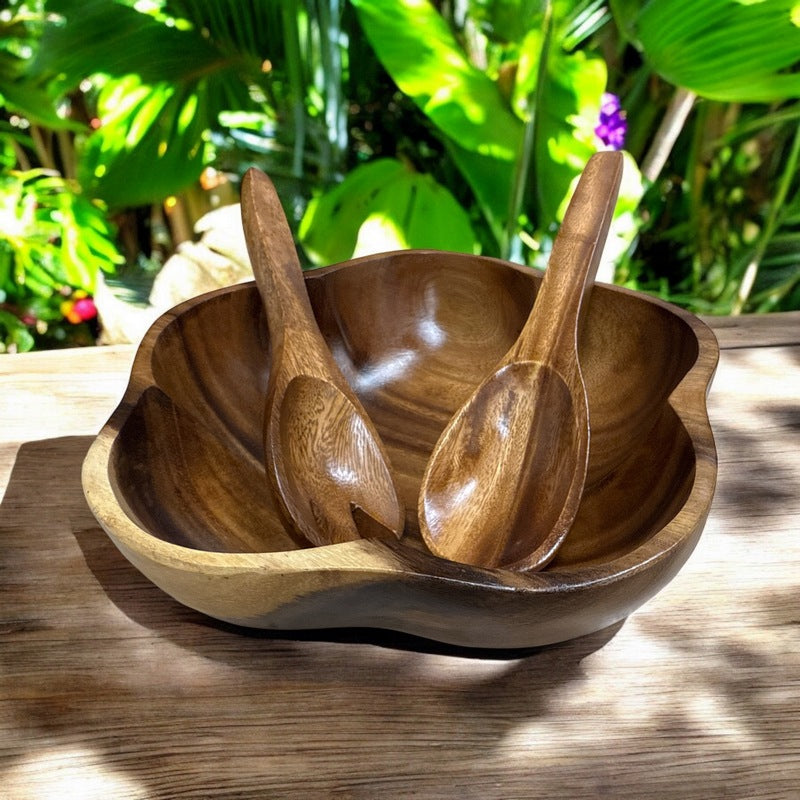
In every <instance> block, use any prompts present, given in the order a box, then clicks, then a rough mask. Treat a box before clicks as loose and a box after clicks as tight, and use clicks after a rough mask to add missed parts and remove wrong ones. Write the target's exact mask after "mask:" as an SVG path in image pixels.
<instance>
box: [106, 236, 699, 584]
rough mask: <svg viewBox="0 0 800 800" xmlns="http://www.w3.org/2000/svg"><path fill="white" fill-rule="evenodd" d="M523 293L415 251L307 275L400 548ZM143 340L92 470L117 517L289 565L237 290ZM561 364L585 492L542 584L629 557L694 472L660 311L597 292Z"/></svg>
mask: <svg viewBox="0 0 800 800" xmlns="http://www.w3.org/2000/svg"><path fill="white" fill-rule="evenodd" d="M539 282H540V279H539V277H538V275H537V274H535V273H533V272H532V271H530V270H526V269H524V268H516V267H514V266H511V265H508V264H505V263H503V262H499V261H495V260H492V259H487V258H479V257H472V256H464V255H457V254H449V253H431V252H404V253H395V254H387V255H382V256H374V257H369V258H366V259H360V260H357V261H354V262H349V263H348V264H347V265H345V266H341V267H331V268H328V269H325V270H319V271H316V272H314V273H310V274H309V275H308V276H307V280H306V284H307V286H308V290H309V295H310V297H311V302H312V306H313V308H314V311H315V314H316V315H317V319H318V322H319V325H320V328H321V330H322V331H323V334H324V336H325V339H326V341H327V343H328V345H329V346H330V348H331V351H332V352H333V354H334V357H335V358H336V360H337V362H338V364H339V365H340V367H341V369H342V371H343V373H344V374H345V376H346V377H347V379H348V380H349V381H350V383H351V385H352V386H353V388H354V390H355V391H356V393H357V394H358V396H359V398H360V399H361V401H362V402H363V404H364V406H365V408H366V409H367V411H368V412H369V414H370V416H371V417H372V419H373V421H374V422H375V424H376V426H377V428H378V430H379V432H380V434H381V436H382V438H383V440H384V442H385V444H386V447H387V449H388V451H389V455H390V459H391V462H392V466H393V468H394V470H395V474H396V478H397V481H398V488H399V491H400V493H401V497H402V500H403V501H404V503H405V505H406V509H407V524H406V532H405V534H404V540H403V541H404V543H405V544H407V545H408V546H409V547H412V548H423V545H422V543H421V540H420V536H419V529H418V525H417V516H416V506H417V495H418V491H419V485H420V481H421V478H422V474H423V470H424V468H425V464H426V461H427V458H428V456H429V454H430V452H431V450H432V448H433V446H434V444H435V443H436V440H437V439H438V437H439V434H440V433H441V431H442V429H443V428H444V426H445V424H446V423H447V421H448V419H449V418H450V416H451V415H452V413H453V412H454V411H455V410H456V409H457V408H458V407H459V406H460V405H461V404H462V403H463V401H464V400H465V399H466V398H467V397H468V396H469V394H470V393H471V391H472V390H473V389H474V387H475V386H476V385H477V384H478V383H479V382H480V381H481V380H482V379H483V378H484V377H485V376H486V375H487V374H488V373H489V372H490V371H491V370H492V368H493V366H494V365H495V364H496V362H497V361H498V360H499V359H500V358H501V357H502V356H503V354H504V353H505V352H506V350H507V349H508V348H509V347H510V346H511V344H512V343H513V342H514V340H515V339H516V337H517V335H518V333H519V331H520V329H521V328H522V325H523V324H524V322H525V319H526V318H527V316H528V313H529V311H530V309H531V306H532V304H533V302H534V300H535V297H536V292H537V289H538V286H539ZM148 336H149V337H151V338H150V347H151V352H150V356H149V367H148V368H149V375H148V379H147V380H146V381H145V382H144V384H143V385H141V386H139V387H138V394H137V395H136V401H135V405H134V407H133V408H132V410H131V413H130V414H129V415H128V416H127V418H126V419H125V420H124V422H123V424H122V428H121V430H120V431H119V434H118V436H117V437H116V439H115V443H114V447H113V451H112V459H111V464H110V467H111V469H112V470H113V472H114V473H115V479H116V485H117V486H118V487H119V489H118V491H119V492H120V494H121V496H120V497H119V498H118V499H119V502H120V504H121V505H122V506H123V509H124V510H125V513H127V514H129V515H130V516H131V517H132V518H133V519H134V520H135V521H136V522H137V523H138V524H139V525H140V526H141V527H143V528H145V529H146V530H147V531H148V532H150V533H151V534H152V535H153V536H155V537H157V538H160V539H163V540H165V541H167V542H172V543H175V544H181V545H184V546H188V547H192V548H196V549H201V550H209V551H217V552H278V551H285V550H293V549H296V548H297V547H298V544H297V543H296V542H295V540H294V539H293V538H292V536H291V535H290V534H289V533H288V532H287V529H286V526H285V524H284V522H283V520H282V518H281V516H280V513H279V512H278V510H277V507H276V505H275V504H274V502H273V500H272V498H271V495H270V491H269V488H268V481H267V477H266V475H265V472H264V467H263V447H262V442H261V431H262V424H263V403H264V397H265V393H266V386H267V380H268V376H269V335H268V331H267V326H266V321H265V319H264V315H263V312H262V309H261V303H260V300H259V297H258V294H257V292H256V289H255V287H254V285H253V284H245V285H240V286H237V287H232V288H231V289H227V290H221V291H219V292H215V293H213V294H211V295H207V296H204V297H202V298H199V299H197V300H193V301H189V302H188V303H186V304H184V305H183V306H181V307H180V308H179V309H177V310H176V312H175V313H174V315H172V316H169V317H168V318H165V319H164V321H163V324H161V325H157V326H156V327H155V328H154V329H153V330H152V331H151V333H150V334H148ZM579 351H580V358H581V364H582V367H583V371H584V377H585V380H586V385H587V394H588V400H589V411H590V419H591V429H592V439H591V454H590V464H589V478H588V482H587V486H586V489H585V492H584V497H583V501H582V504H581V509H580V512H579V515H578V518H577V519H576V521H575V524H574V527H573V529H572V530H571V531H570V534H569V536H568V537H567V540H566V541H565V542H564V544H563V545H562V547H561V549H560V551H559V554H558V556H557V557H556V559H555V560H554V561H553V562H552V563H551V564H550V566H549V567H548V568H547V569H548V570H575V569H578V568H582V567H585V566H587V565H591V564H593V563H597V562H603V561H607V560H610V559H613V558H616V557H618V556H620V555H623V554H625V553H627V552H629V551H631V550H633V549H634V548H636V547H638V546H639V545H641V544H642V543H644V542H646V541H647V540H648V539H650V538H651V537H653V536H654V535H655V534H656V533H657V532H658V531H659V530H661V529H662V528H663V527H664V525H665V524H666V523H667V522H669V520H671V519H672V518H673V517H674V516H675V515H676V514H677V513H678V511H679V510H680V509H681V507H682V506H683V504H684V502H685V501H686V498H687V497H688V495H689V493H690V491H691V488H692V483H693V478H694V471H695V453H694V450H693V445H692V441H691V438H690V436H689V434H688V433H687V431H686V428H685V427H684V423H683V421H682V415H683V414H684V413H686V412H687V411H688V410H687V409H682V408H680V407H679V406H678V405H677V404H676V403H675V402H672V403H671V402H670V395H671V394H672V392H673V390H674V389H675V387H676V386H677V385H678V384H679V383H680V382H681V380H682V378H683V377H684V376H685V375H686V374H687V373H688V372H689V371H690V370H691V368H692V366H693V365H694V363H695V361H696V359H697V356H698V343H697V337H696V334H695V332H694V331H693V329H692V328H691V326H690V325H689V324H688V323H687V322H686V321H685V320H684V319H683V318H682V317H681V316H679V315H677V314H675V313H674V312H673V311H672V310H671V309H670V308H669V307H667V306H665V305H663V304H660V303H657V302H654V301H650V300H648V299H647V298H644V297H642V296H640V295H634V294H632V293H629V292H625V291H623V290H620V289H616V288H612V287H605V286H602V285H601V286H597V287H595V290H594V291H593V293H592V295H591V298H590V303H589V307H588V311H587V314H586V319H585V325H584V329H583V332H582V334H581V337H580V342H579ZM145 384H146V385H145ZM134 388H136V387H134ZM673 401H674V398H673Z"/></svg>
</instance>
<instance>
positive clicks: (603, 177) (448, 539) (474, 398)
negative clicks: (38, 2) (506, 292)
mask: <svg viewBox="0 0 800 800" xmlns="http://www.w3.org/2000/svg"><path fill="white" fill-rule="evenodd" d="M622 164H623V162H622V154H621V153H617V152H601V153H596V154H595V155H593V156H592V158H591V159H589V163H588V164H587V165H586V167H585V169H584V170H583V173H582V174H581V176H580V180H579V181H578V185H577V186H576V188H575V192H574V194H573V195H572V198H571V200H570V202H569V206H568V208H567V211H566V213H565V215H564V220H563V222H562V223H561V226H560V227H559V230H558V235H557V237H556V240H555V243H554V244H553V250H552V253H551V254H550V258H549V261H548V264H547V271H546V272H545V275H544V279H543V280H542V284H541V287H540V289H539V293H538V295H537V297H536V303H535V305H534V306H533V308H532V310H531V312H530V314H529V315H528V318H527V320H526V321H525V324H524V325H523V327H522V330H521V331H520V333H519V336H518V337H517V339H516V341H515V342H514V343H513V344H512V345H511V348H510V349H509V351H508V352H507V353H506V355H505V356H503V358H502V359H501V360H500V362H499V364H498V365H497V366H496V367H495V368H494V370H493V371H492V372H491V373H490V374H489V375H487V376H486V377H485V378H484V379H483V380H482V381H481V383H480V384H479V385H478V387H477V388H476V389H475V391H474V392H473V393H472V395H470V397H469V399H468V400H467V402H466V403H465V404H464V405H463V406H461V408H459V409H458V410H457V411H456V413H455V414H454V415H453V417H452V419H451V420H450V421H449V422H448V423H447V426H446V427H445V429H444V431H443V432H442V434H441V436H440V437H439V440H438V441H437V442H436V445H435V446H434V448H433V451H432V452H431V454H430V457H429V459H428V463H427V465H426V467H425V473H424V474H423V476H422V483H421V486H420V491H419V499H418V503H417V508H418V512H417V517H418V521H419V527H420V533H421V534H422V539H423V541H424V542H425V544H426V545H427V547H428V548H429V549H430V551H431V552H432V553H435V554H436V555H437V556H440V557H442V558H447V559H450V560H451V561H458V562H460V563H465V564H473V565H475V566H479V567H503V568H505V569H513V570H518V571H521V572H533V571H536V570H540V569H542V568H543V567H544V566H546V565H547V564H548V563H549V562H550V561H552V560H553V558H554V556H555V554H556V552H557V550H558V548H559V547H560V546H561V544H562V543H563V541H564V539H565V538H566V536H567V534H568V533H569V531H570V529H571V528H572V526H573V524H574V522H575V517H576V516H577V514H578V509H579V507H580V504H581V498H582V496H583V494H584V486H585V483H586V474H587V468H588V464H589V440H590V426H589V402H588V398H587V395H586V384H585V382H584V380H583V372H582V370H581V364H580V360H579V358H578V338H579V332H580V327H581V322H582V321H583V318H584V317H585V314H584V313H583V312H584V310H585V309H586V308H587V307H588V305H589V302H588V301H589V297H590V294H591V289H592V287H593V286H594V280H595V276H596V275H597V268H598V266H599V264H600V256H601V255H602V252H603V247H604V245H605V241H606V237H607V235H608V228H609V225H610V224H611V218H612V216H613V213H614V207H615V205H616V201H617V194H618V191H619V184H620V180H621V178H622Z"/></svg>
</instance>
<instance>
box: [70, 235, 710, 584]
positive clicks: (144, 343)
mask: <svg viewBox="0 0 800 800" xmlns="http://www.w3.org/2000/svg"><path fill="white" fill-rule="evenodd" d="M440 254H441V251H436V250H422V249H418V250H398V251H389V252H386V253H377V254H374V255H368V256H362V257H360V258H354V259H350V260H348V261H344V262H341V263H339V264H332V265H330V266H326V267H320V268H317V269H313V270H309V271H307V272H306V274H305V278H306V280H307V281H309V280H318V279H321V278H324V276H326V275H329V274H331V273H334V272H338V271H340V270H343V269H351V268H357V267H360V266H364V265H370V264H373V263H374V262H377V261H383V260H385V259H386V258H387V257H390V256H392V257H398V256H399V257H403V256H409V255H410V256H418V257H419V256H436V255H440ZM448 255H452V256H456V257H461V258H463V259H468V260H471V261H474V260H479V261H482V262H484V263H493V264H496V265H498V266H500V267H502V268H505V269H513V270H515V271H518V272H521V273H523V274H525V275H528V276H533V277H534V278H536V277H537V275H538V277H539V278H540V277H541V274H542V273H541V271H538V270H534V269H533V268H531V267H527V266H524V265H520V264H514V263H512V262H508V261H503V260H501V259H498V258H492V257H489V256H476V255H469V254H465V253H448ZM253 285H254V281H244V282H241V283H237V284H234V285H231V286H226V287H222V288H220V289H215V290H213V291H210V292H206V293H204V294H201V295H197V296H196V297H193V298H190V299H188V300H185V301H183V302H181V303H179V304H177V305H176V306H174V307H173V308H171V309H169V310H168V311H166V312H164V313H163V314H161V315H160V316H159V317H158V318H157V319H156V320H155V322H153V324H152V325H151V326H150V328H149V329H148V330H147V332H146V333H145V335H144V337H143V338H142V340H141V342H140V344H139V346H138V348H137V351H136V354H135V357H134V361H133V365H132V367H131V372H130V376H129V379H128V383H127V386H126V389H125V392H124V394H123V396H122V399H121V400H120V402H119V403H118V405H117V406H116V408H115V409H114V411H113V412H112V414H111V416H110V417H109V419H108V420H107V422H106V423H105V424H104V425H103V427H102V428H101V430H100V431H99V433H98V434H97V436H96V437H95V439H94V440H93V442H92V443H91V445H90V447H89V449H88V451H87V454H86V457H85V459H84V462H83V466H82V470H81V482H82V486H83V491H84V496H85V498H86V501H87V503H88V505H89V508H90V510H91V511H92V513H93V514H94V516H95V518H96V519H97V521H98V522H99V523H100V525H101V527H102V528H103V529H104V530H105V531H106V533H107V534H108V535H109V536H110V538H111V539H112V540H113V541H114V543H115V544H116V545H117V547H118V548H119V549H120V550H122V551H123V553H124V554H126V556H128V557H130V555H131V554H139V555H140V556H143V557H145V558H146V559H148V560H149V561H154V562H157V563H159V564H161V565H163V566H164V567H167V568H170V569H177V570H179V571H188V572H198V571H202V572H203V573H204V574H217V575H233V574H240V573H244V572H264V571H273V570H274V571H280V572H281V573H282V574H284V575H285V574H287V573H288V574H292V573H308V572H310V571H315V570H324V571H333V570H337V571H341V572H346V573H359V574H369V575H371V576H373V577H374V576H375V575H384V576H386V577H392V576H397V575H399V574H402V575H404V576H408V575H409V573H410V572H414V573H415V574H416V575H417V576H418V577H420V578H423V579H430V580H436V581H442V582H447V581H455V582H457V583H459V584H473V585H479V586H484V587H485V586H491V587H492V588H497V589H508V590H513V591H520V590H525V591H532V592H555V591H559V592H564V591H569V590H577V589H581V588H585V587H589V586H599V585H602V584H606V583H612V582H615V581H617V580H620V579H622V578H623V577H630V576H633V575H634V574H636V573H638V572H640V571H642V570H644V569H647V568H650V567H652V566H654V565H655V564H656V563H657V562H659V561H661V560H664V559H668V558H669V557H670V556H671V554H672V553H674V552H675V551H676V550H678V549H679V548H681V547H682V546H683V545H684V544H685V543H686V540H687V539H688V538H691V537H692V536H693V535H694V536H699V532H700V530H701V529H702V523H703V522H704V521H705V518H706V517H707V515H708V510H709V508H710V505H711V500H712V498H713V495H714V491H715V488H716V477H717V454H716V447H715V444H714V437H713V433H712V430H711V425H710V421H709V418H708V410H707V403H706V398H707V395H708V391H709V388H710V385H711V381H712V379H713V376H714V373H715V371H716V367H717V363H718V360H719V345H718V343H717V339H716V337H715V336H714V333H713V331H712V330H711V328H709V326H708V325H706V324H705V323H704V322H703V321H702V320H700V319H699V318H698V317H697V316H695V315H694V314H692V313H691V312H689V311H686V310H684V309H682V308H679V307H678V306H675V305H673V304H671V303H668V302H666V301H664V300H661V299H660V298H657V297H652V296H650V295H646V294H644V293H642V292H636V291H633V290H630V289H627V288H625V287H621V286H614V285H610V284H602V283H600V284H598V285H600V286H602V287H603V288H604V289H605V290H608V291H611V292H615V293H621V294H625V295H629V296H634V297H636V298H637V299H639V300H644V301H645V302H647V303H650V304H652V305H655V306H657V307H660V308H663V309H664V310H666V311H668V312H669V313H670V314H672V315H673V316H676V317H678V318H679V319H681V320H682V321H683V322H685V323H686V324H687V325H688V326H689V328H690V329H691V330H692V332H693V334H694V336H695V337H696V340H697V346H698V350H697V356H696V359H695V362H694V363H693V364H692V365H691V367H690V368H689V369H688V371H687V372H686V374H685V375H684V376H683V378H682V379H681V380H680V382H679V383H678V385H677V386H676V387H675V388H674V389H673V391H672V392H671V394H670V395H669V397H668V398H667V402H668V404H669V405H670V406H671V407H672V408H673V410H674V411H675V413H676V415H677V416H678V417H679V419H680V420H681V422H682V424H683V425H684V427H685V429H686V432H687V434H688V436H689V439H690V441H691V443H692V446H693V450H694V452H695V454H696V467H695V474H694V478H693V481H692V485H691V489H690V491H689V494H688V496H687V497H686V500H685V501H684V503H683V504H682V506H681V507H680V509H679V510H678V513H677V514H676V515H675V516H674V517H672V519H670V521H669V522H668V523H667V524H666V525H665V526H664V527H663V528H661V529H660V530H659V531H657V532H656V533H655V534H654V535H653V536H651V537H650V538H649V539H648V540H647V541H645V542H643V543H641V544H640V545H638V546H637V547H635V548H634V549H632V550H630V551H628V552H626V553H625V554H623V555H621V556H618V557H616V558H613V559H610V560H608V561H600V562H591V563H587V564H584V565H578V566H575V567H574V568H569V569H566V568H563V569H553V570H544V571H541V572H536V573H530V574H527V573H517V572H511V571H509V570H503V569H483V568H479V567H471V566H467V565H462V564H454V563H453V562H448V561H446V560H443V559H440V558H437V557H436V556H434V555H432V554H430V553H427V552H421V551H419V550H417V549H416V548H411V547H409V546H408V545H403V544H402V542H400V543H385V542H380V541H375V540H359V541H353V542H344V543H341V544H333V545H326V546H324V547H312V548H305V549H298V550H286V551H274V552H269V551H267V552H257V553H249V552H248V553H222V552H212V551H208V550H197V549H194V548H191V547H186V546H184V545H179V544H174V543H172V542H168V541H166V540H164V539H161V538H159V537H158V536H155V535H154V534H152V533H150V532H148V531H147V530H146V529H145V528H143V527H141V526H140V525H138V524H137V523H136V522H135V521H134V519H133V515H132V514H129V513H128V512H126V510H125V502H124V499H122V498H121V497H119V496H117V493H116V492H115V490H114V487H113V485H112V482H111V477H110V464H111V456H112V450H113V447H114V445H115V442H116V441H117V437H118V434H119V432H120V431H121V430H122V427H123V425H124V423H125V422H126V420H127V419H128V417H129V416H130V414H131V413H132V412H133V410H134V409H135V407H136V405H137V403H138V402H139V400H140V398H141V396H142V394H143V393H144V391H145V389H147V388H148V387H150V386H153V385H155V381H154V377H153V372H152V359H153V354H154V350H155V348H156V346H157V343H158V340H159V338H160V336H161V335H162V333H163V332H164V331H165V330H166V329H167V328H168V327H169V326H170V325H171V324H172V323H173V322H175V321H176V320H177V318H178V317H180V316H181V315H182V314H184V313H186V312H187V311H189V310H190V309H192V308H194V307H196V306H198V305H200V304H202V303H205V302H207V301H208V300H211V299H214V298H215V297H220V296H224V295H226V294H230V293H234V292H239V291H245V290H249V289H251V288H252V286H253ZM678 400H680V403H678V402H676V401H678ZM679 405H680V406H682V407H683V408H684V409H689V412H686V411H684V412H683V413H682V412H681V411H680V408H678V407H676V406H679ZM412 553H413V555H414V558H413V560H409V559H407V558H406V556H408V555H409V554H412ZM420 563H421V564H423V565H424V564H427V563H430V564H431V565H432V566H433V567H435V568H436V569H435V570H434V569H432V570H427V569H424V568H422V567H420V566H414V567H412V566H410V565H411V564H413V565H419V564H420Z"/></svg>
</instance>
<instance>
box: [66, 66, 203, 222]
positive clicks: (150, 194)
mask: <svg viewBox="0 0 800 800" xmlns="http://www.w3.org/2000/svg"><path fill="white" fill-rule="evenodd" d="M97 108H98V113H99V115H100V119H101V120H102V126H101V127H100V129H99V130H98V131H96V132H95V133H94V134H92V136H90V137H89V139H88V140H87V142H86V145H85V148H84V151H83V153H82V156H83V157H82V159H81V162H80V171H79V177H80V180H81V183H82V184H83V186H84V187H86V188H87V190H88V191H89V193H90V194H92V195H93V196H95V197H100V198H102V199H103V200H104V201H105V202H106V203H107V204H108V205H109V206H111V207H112V208H114V207H119V206H126V205H145V204H148V203H153V202H159V201H161V200H163V199H164V198H165V197H167V196H168V195H170V194H174V193H176V192H178V191H180V190H181V189H183V188H185V187H186V186H188V185H189V184H190V183H192V181H194V180H195V179H196V178H197V176H198V175H199V174H200V172H201V170H202V168H203V164H204V155H205V153H204V149H203V134H204V131H205V129H206V126H207V124H208V123H209V120H208V119H207V118H206V117H205V115H204V114H203V113H202V112H203V111H205V106H204V104H202V103H200V101H199V97H198V95H197V94H190V95H189V96H188V97H186V96H183V95H181V94H180V93H179V92H178V91H177V90H176V87H175V86H174V85H172V84H170V83H160V84H156V85H153V86H144V85H142V84H141V83H140V82H139V79H138V78H137V76H135V75H128V76H126V77H124V78H120V79H117V80H111V81H109V82H108V83H107V84H106V86H105V87H104V88H103V90H102V91H101V93H100V95H99V97H98V106H97ZM187 110H188V111H187Z"/></svg>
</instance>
